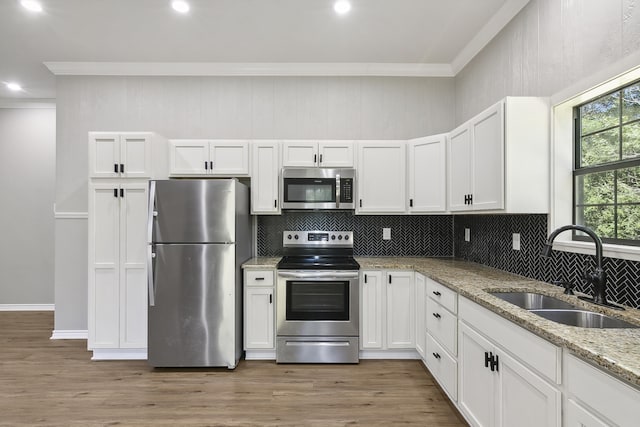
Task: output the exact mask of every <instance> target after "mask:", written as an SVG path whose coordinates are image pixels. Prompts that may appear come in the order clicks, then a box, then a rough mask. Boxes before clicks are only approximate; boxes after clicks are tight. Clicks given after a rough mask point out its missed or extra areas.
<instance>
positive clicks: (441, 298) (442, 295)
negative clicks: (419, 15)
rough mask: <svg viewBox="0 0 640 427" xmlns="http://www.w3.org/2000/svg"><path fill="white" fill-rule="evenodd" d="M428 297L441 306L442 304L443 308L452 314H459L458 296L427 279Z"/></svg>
mask: <svg viewBox="0 0 640 427" xmlns="http://www.w3.org/2000/svg"><path fill="white" fill-rule="evenodd" d="M427 295H428V296H429V298H432V299H433V300H434V301H438V303H439V304H442V306H443V307H444V308H446V309H447V310H449V311H450V312H452V313H457V312H458V304H457V300H458V298H457V297H458V294H456V293H455V292H454V291H452V290H451V289H449V288H447V287H446V286H444V285H441V284H440V283H438V282H436V281H435V280H431V279H429V278H427Z"/></svg>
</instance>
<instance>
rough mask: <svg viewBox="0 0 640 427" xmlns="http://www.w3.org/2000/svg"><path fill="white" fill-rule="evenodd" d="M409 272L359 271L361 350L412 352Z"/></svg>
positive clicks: (413, 322)
mask: <svg viewBox="0 0 640 427" xmlns="http://www.w3.org/2000/svg"><path fill="white" fill-rule="evenodd" d="M414 298H415V291H414V282H413V272H412V271H379V270H361V271H360V302H361V303H360V347H361V349H377V350H387V349H411V350H415V301H414Z"/></svg>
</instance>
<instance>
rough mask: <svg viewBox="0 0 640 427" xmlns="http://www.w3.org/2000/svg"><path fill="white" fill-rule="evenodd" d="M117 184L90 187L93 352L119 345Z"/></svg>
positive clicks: (118, 207) (90, 332) (90, 308)
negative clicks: (96, 349) (97, 349)
mask: <svg viewBox="0 0 640 427" xmlns="http://www.w3.org/2000/svg"><path fill="white" fill-rule="evenodd" d="M119 198H120V197H119V187H118V185H117V184H92V185H91V186H90V187H89V221H88V223H89V230H88V232H89V290H88V295H89V301H88V303H89V304H88V311H89V318H88V325H89V341H88V347H89V349H94V348H118V346H119V315H118V313H119V311H118V307H119V303H120V302H119V285H118V281H119V280H118V279H119V245H118V242H119V239H118V236H119V219H120V201H119Z"/></svg>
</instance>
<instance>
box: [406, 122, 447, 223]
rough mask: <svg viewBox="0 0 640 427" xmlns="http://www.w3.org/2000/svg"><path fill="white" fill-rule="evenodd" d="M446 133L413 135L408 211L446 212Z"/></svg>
mask: <svg viewBox="0 0 640 427" xmlns="http://www.w3.org/2000/svg"><path fill="white" fill-rule="evenodd" d="M446 140H447V137H446V135H445V134H441V135H434V136H426V137H424V138H417V139H412V140H410V141H409V143H408V153H407V163H408V171H409V172H408V173H409V175H408V184H409V212H410V213H429V212H444V211H446V209H447V197H446V186H447V183H446V181H447V176H446V148H447V147H446Z"/></svg>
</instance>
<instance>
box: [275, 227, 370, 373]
mask: <svg viewBox="0 0 640 427" xmlns="http://www.w3.org/2000/svg"><path fill="white" fill-rule="evenodd" d="M283 249H284V257H283V258H282V260H281V261H280V262H279V263H278V266H277V268H278V281H277V289H276V292H277V294H276V295H277V338H276V362H278V363H358V362H359V341H358V334H359V331H358V319H359V316H360V313H359V297H358V270H359V269H360V265H359V264H358V263H357V262H356V261H355V260H354V259H353V232H351V231H285V232H284V233H283Z"/></svg>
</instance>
